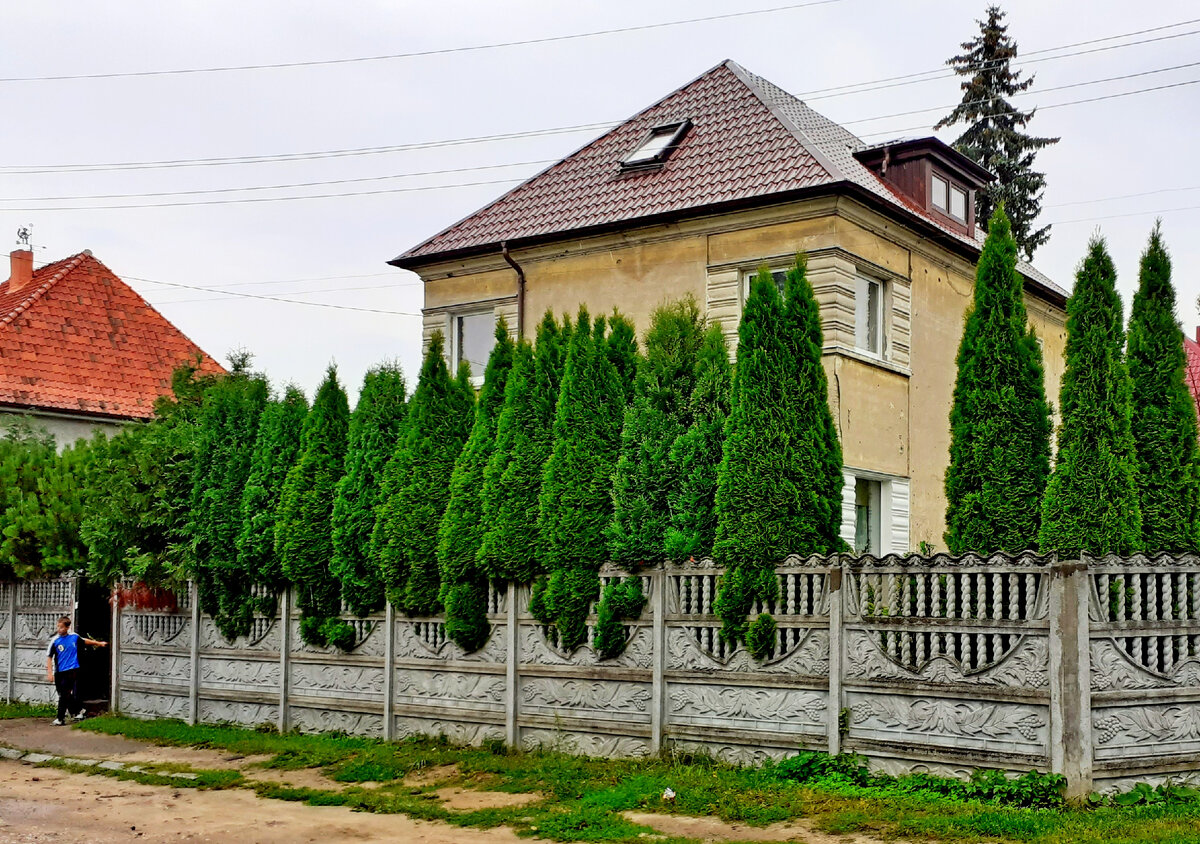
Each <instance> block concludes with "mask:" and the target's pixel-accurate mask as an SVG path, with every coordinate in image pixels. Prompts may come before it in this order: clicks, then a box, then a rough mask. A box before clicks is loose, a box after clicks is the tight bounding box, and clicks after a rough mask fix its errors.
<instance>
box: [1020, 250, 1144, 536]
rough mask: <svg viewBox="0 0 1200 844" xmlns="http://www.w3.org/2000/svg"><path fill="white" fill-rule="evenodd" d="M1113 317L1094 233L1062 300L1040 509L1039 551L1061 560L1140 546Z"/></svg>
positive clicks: (1118, 317) (1113, 300) (1109, 278)
mask: <svg viewBox="0 0 1200 844" xmlns="http://www.w3.org/2000/svg"><path fill="white" fill-rule="evenodd" d="M1121 323H1122V312H1121V297H1120V296H1119V295H1118V294H1117V271H1116V268H1115V267H1114V266H1113V262H1112V258H1110V257H1109V255H1108V249H1107V248H1106V247H1105V244H1104V240H1103V239H1101V238H1100V237H1098V236H1097V237H1094V238H1092V241H1091V243H1090V244H1089V245H1088V254H1087V257H1086V258H1084V260H1083V263H1082V264H1081V265H1080V267H1079V270H1078V272H1077V273H1076V276H1075V290H1074V292H1073V293H1072V294H1071V298H1070V299H1068V300H1067V352H1066V371H1065V372H1064V373H1063V379H1062V393H1061V397H1060V399H1059V401H1060V406H1061V407H1062V423H1061V425H1060V426H1059V429H1058V460H1057V462H1056V463H1055V465H1054V471H1053V472H1051V474H1050V483H1049V485H1048V486H1047V487H1046V495H1045V498H1044V503H1043V507H1042V529H1041V533H1040V544H1041V550H1042V551H1043V552H1045V553H1050V552H1053V553H1057V554H1058V555H1059V557H1061V558H1069V557H1071V556H1074V555H1076V554H1079V553H1081V552H1085V551H1086V552H1088V553H1090V554H1130V553H1132V552H1133V551H1135V550H1137V549H1138V548H1139V546H1140V544H1141V536H1142V516H1141V509H1140V508H1139V507H1138V496H1137V485H1136V483H1135V476H1134V472H1135V467H1134V461H1135V456H1134V446H1133V436H1132V434H1131V432H1130V427H1129V401H1130V383H1129V373H1128V371H1127V369H1126V365H1125V355H1124V349H1123V346H1124V335H1123V333H1122V330H1121Z"/></svg>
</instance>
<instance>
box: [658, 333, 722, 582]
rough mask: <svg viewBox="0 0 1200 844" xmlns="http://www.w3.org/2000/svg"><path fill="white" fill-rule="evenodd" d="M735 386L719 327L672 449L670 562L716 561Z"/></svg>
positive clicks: (701, 359)
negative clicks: (724, 449) (721, 478)
mask: <svg viewBox="0 0 1200 844" xmlns="http://www.w3.org/2000/svg"><path fill="white" fill-rule="evenodd" d="M732 380H733V368H732V367H731V366H730V364H729V344H728V343H727V342H726V340H725V332H724V331H722V330H721V326H720V324H714V325H710V326H709V327H708V329H707V330H706V331H705V332H704V340H703V344H702V345H701V347H700V351H699V353H698V356H697V359H696V376H695V386H694V387H693V388H692V394H691V396H690V398H689V400H688V412H689V414H690V417H691V419H690V424H689V426H688V428H687V430H685V431H684V432H683V433H682V434H680V435H679V436H678V437H677V438H676V439H675V442H674V443H672V444H671V451H670V455H669V456H670V460H671V464H672V466H673V475H674V477H675V478H676V479H677V481H676V483H677V486H676V487H675V488H674V489H672V490H671V491H670V492H669V493H668V503H669V505H670V510H671V521H670V526H669V527H668V528H667V532H666V537H665V553H666V557H667V559H671V560H677V561H683V560H687V559H702V558H704V557H711V556H712V553H713V542H714V540H715V539H716V534H717V512H716V498H717V468H718V467H719V466H720V465H721V446H722V443H724V441H725V421H726V419H728V418H729V393H730V387H731V382H732Z"/></svg>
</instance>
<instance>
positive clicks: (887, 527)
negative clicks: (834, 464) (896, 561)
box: [841, 466, 912, 557]
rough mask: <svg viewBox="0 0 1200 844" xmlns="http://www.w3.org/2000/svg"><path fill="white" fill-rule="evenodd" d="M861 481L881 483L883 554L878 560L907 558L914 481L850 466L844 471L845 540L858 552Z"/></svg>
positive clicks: (842, 532) (880, 502) (880, 521)
mask: <svg viewBox="0 0 1200 844" xmlns="http://www.w3.org/2000/svg"><path fill="white" fill-rule="evenodd" d="M860 478H861V479H862V480H865V481H876V482H878V483H879V488H878V489H879V519H878V523H879V552H878V553H877V554H876V556H879V557H882V556H884V555H886V554H907V553H908V552H909V550H910V548H909V539H910V528H911V523H912V497H911V489H912V487H911V479H909V478H904V477H900V476H897V475H888V474H885V473H882V472H873V471H871V470H869V469H857V468H853V467H849V466H847V467H845V468H843V469H842V482H843V486H842V527H841V537H842V539H843V540H844V541H845V542H846V544H847V545H848V546H850V548H851V549H853V548H854V539H855V526H856V517H857V503H858V496H857V482H858V480H859V479H860Z"/></svg>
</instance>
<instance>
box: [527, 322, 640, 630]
mask: <svg viewBox="0 0 1200 844" xmlns="http://www.w3.org/2000/svg"><path fill="white" fill-rule="evenodd" d="M605 327H606V323H605V319H604V318H603V317H600V318H598V319H597V320H596V321H595V323H594V324H593V323H592V322H591V321H590V319H589V317H588V312H587V310H586V309H585V308H580V310H579V318H578V321H577V323H576V325H575V329H574V331H573V332H572V334H571V340H570V343H569V344H568V347H567V360H566V367H565V370H564V372H563V379H562V388H561V390H560V391H559V397H558V405H557V408H556V410H555V416H554V447H553V449H552V451H551V453H550V457H549V459H548V460H547V461H546V467H545V471H544V473H543V476H542V491H541V497H540V512H539V514H538V527H539V530H540V533H541V535H542V541H543V542H544V543H545V559H546V563H547V568H548V569H549V570H550V580H549V584H548V586H547V591H546V597H545V600H546V606H547V608H548V611H549V615H550V617H552V618H553V620H554V627H555V629H556V632H557V635H558V637H559V643H560V645H561V646H562V647H563V648H565V649H566V650H568V651H570V650H573V649H575V648H577V647H578V646H579V645H581V644H583V642H584V641H585V639H586V638H587V616H588V611H589V609H590V607H591V604H592V602H593V601H594V600H596V599H597V598H598V597H599V591H600V582H599V575H598V572H599V568H600V566H601V564H602V563H604V562H605V558H606V556H607V548H606V545H605V541H604V530H605V528H606V527H607V526H608V523H609V522H610V521H611V519H612V506H613V505H612V474H613V469H614V468H615V466H616V462H617V456H618V453H619V451H620V444H621V422H622V418H623V416H624V411H625V401H624V397H625V395H626V393H625V390H624V388H623V386H622V384H621V374H620V373H619V372H618V370H617V367H616V366H615V365H614V364H613V362H612V359H611V357H610V355H609V353H608V352H609V350H610V349H611V348H613V347H612V345H610V343H609V338H608V337H607V336H606V334H605Z"/></svg>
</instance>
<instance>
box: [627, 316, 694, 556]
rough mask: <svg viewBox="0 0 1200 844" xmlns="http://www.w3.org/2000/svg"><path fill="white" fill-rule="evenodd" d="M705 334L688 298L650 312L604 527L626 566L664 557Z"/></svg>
mask: <svg viewBox="0 0 1200 844" xmlns="http://www.w3.org/2000/svg"><path fill="white" fill-rule="evenodd" d="M703 336H704V335H703V330H702V327H701V317H700V309H699V307H697V305H696V301H695V299H692V298H690V297H689V298H687V299H683V300H681V301H678V302H672V303H669V304H665V305H663V306H661V307H659V308H657V309H656V310H655V311H654V313H653V315H652V316H651V318H650V328H649V330H648V331H647V332H646V337H645V354H644V356H643V357H641V358H640V360H639V361H638V368H637V377H636V378H635V380H634V387H633V401H632V403H631V404H630V405H629V407H627V408H626V409H625V419H624V424H623V427H622V429H621V456H620V459H619V460H618V461H617V468H616V472H615V474H614V475H613V510H614V512H613V520H612V523H611V524H610V525H609V526H608V529H607V536H608V540H609V550H610V552H611V554H612V559H613V560H614V561H615V562H618V563H621V564H623V565H625V566H639V565H644V564H650V563H657V562H661V561H662V560H663V559H664V557H665V555H666V550H665V549H666V532H667V527H668V525H669V523H670V515H671V513H670V504H669V501H668V496H669V495H670V494H671V493H672V492H673V491H674V490H676V489H678V488H679V485H680V481H681V478H680V476H679V473H678V471H677V469H678V465H677V464H676V463H673V462H672V461H671V459H670V451H671V446H672V445H673V444H674V442H675V440H676V438H678V437H679V436H680V435H681V434H682V433H683V432H684V431H686V430H687V428H688V425H689V424H690V422H691V413H690V406H689V400H690V399H691V395H692V390H693V388H694V386H695V379H696V358H697V354H698V352H699V349H700V345H701V342H702V340H703Z"/></svg>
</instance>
